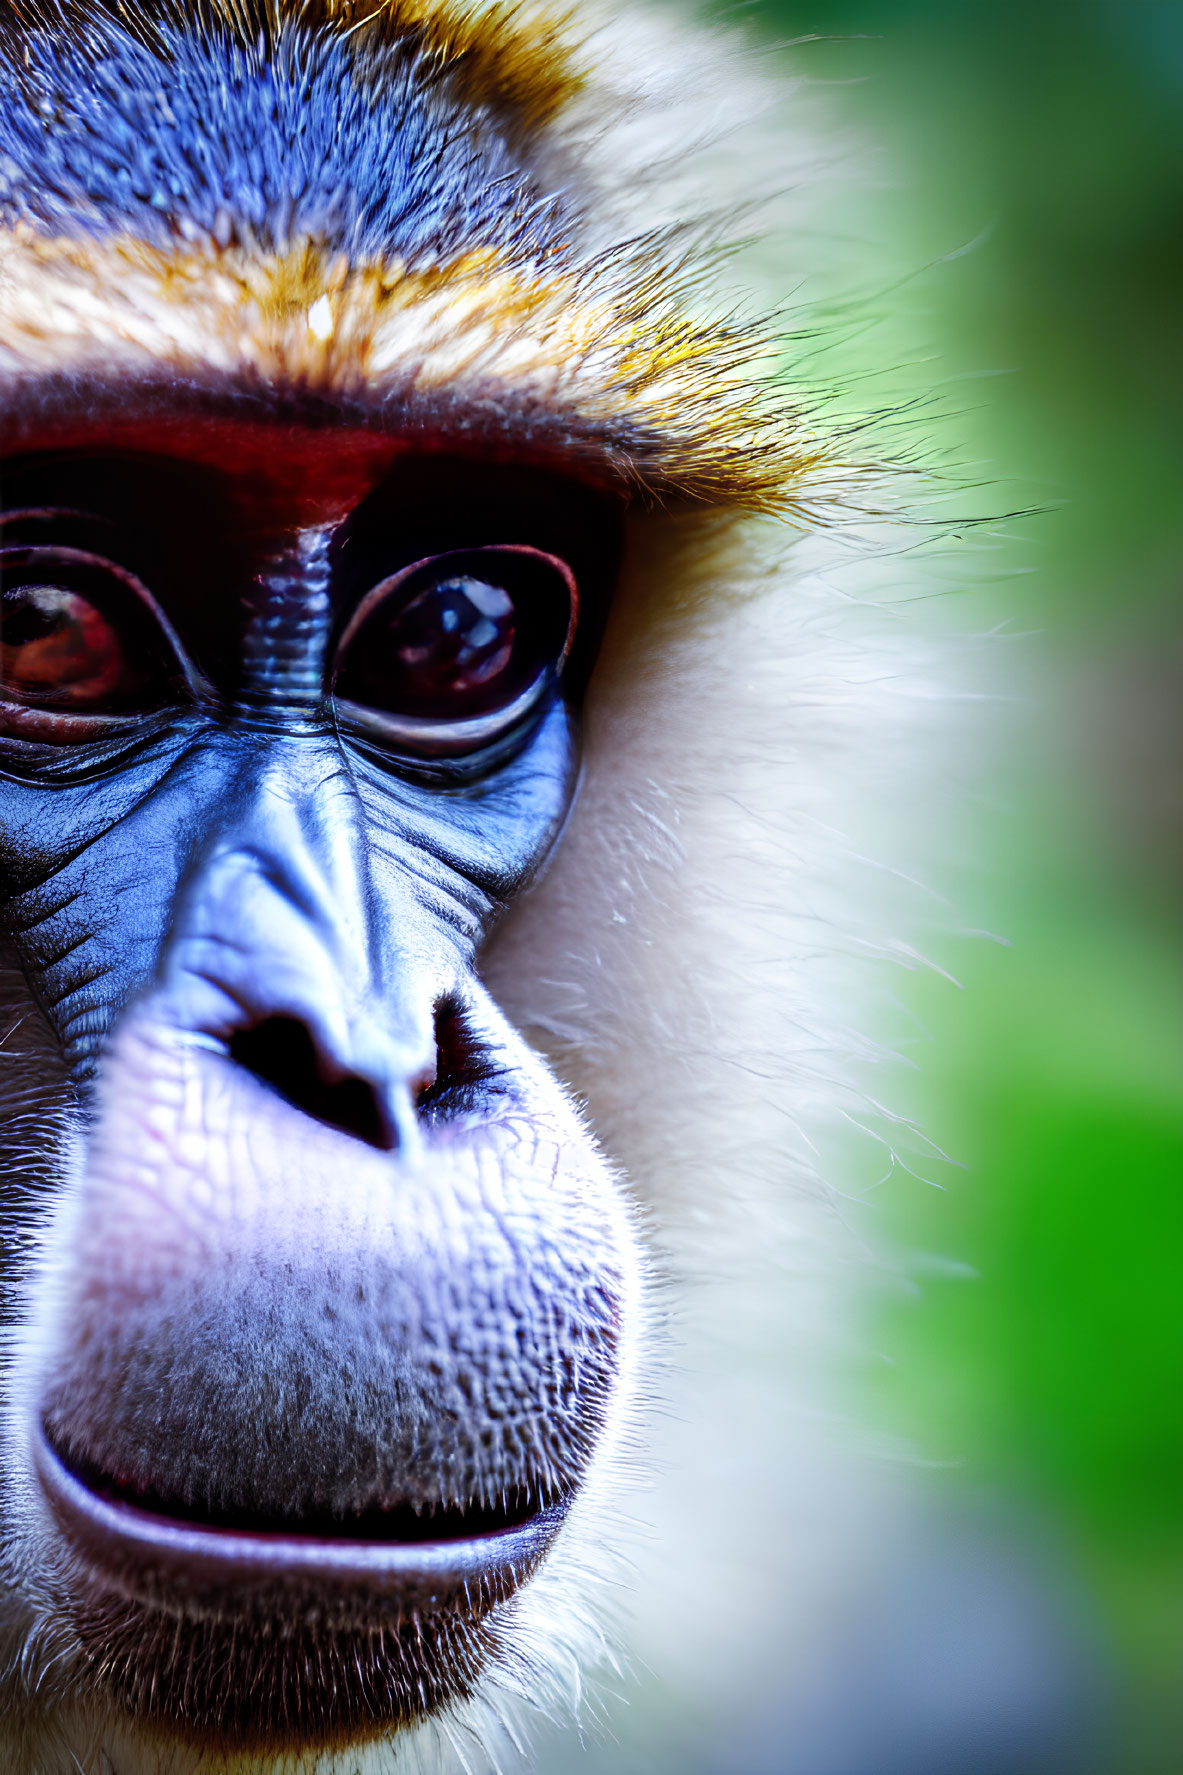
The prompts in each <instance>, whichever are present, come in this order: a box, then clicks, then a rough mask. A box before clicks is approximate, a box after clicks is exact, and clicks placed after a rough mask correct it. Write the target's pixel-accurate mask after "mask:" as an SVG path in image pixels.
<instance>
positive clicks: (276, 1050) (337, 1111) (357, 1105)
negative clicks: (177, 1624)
mask: <svg viewBox="0 0 1183 1775" xmlns="http://www.w3.org/2000/svg"><path fill="white" fill-rule="evenodd" d="M230 1058H231V1059H232V1060H235V1061H237V1063H238V1065H239V1066H242V1067H244V1068H245V1069H246V1071H247V1072H250V1073H253V1074H254V1076H255V1078H257V1079H261V1080H262V1082H263V1083H264V1084H265V1085H270V1087H271V1089H272V1090H273V1091H277V1092H278V1093H279V1095H280V1096H281V1097H283V1098H286V1100H287V1101H288V1102H289V1103H291V1104H294V1105H295V1107H296V1108H297V1109H300V1110H303V1112H304V1114H305V1115H307V1116H311V1117H312V1118H313V1119H314V1120H315V1121H318V1122H323V1123H325V1125H326V1126H327V1127H330V1128H339V1129H340V1130H341V1131H342V1132H343V1133H345V1134H352V1135H353V1136H354V1138H355V1139H356V1140H364V1141H365V1143H366V1145H367V1146H376V1147H378V1148H379V1149H380V1150H381V1151H383V1152H386V1151H389V1149H390V1148H391V1147H393V1146H395V1145H397V1136H396V1135H395V1133H394V1132H393V1130H392V1129H391V1127H390V1125H389V1123H388V1120H387V1118H386V1117H385V1116H384V1115H383V1114H382V1108H381V1105H380V1103H379V1101H378V1095H377V1093H376V1091H375V1090H374V1087H373V1086H372V1085H370V1084H368V1083H367V1081H366V1080H365V1079H360V1078H357V1077H354V1076H346V1077H345V1078H342V1079H326V1077H325V1066H324V1062H323V1060H322V1059H321V1056H320V1054H319V1052H318V1050H317V1047H316V1043H315V1042H314V1041H313V1039H312V1036H311V1034H310V1033H309V1031H308V1029H307V1027H306V1026H305V1025H304V1024H303V1023H301V1022H300V1020H299V1018H298V1017H265V1018H264V1019H263V1021H262V1022H260V1023H254V1024H252V1025H251V1026H250V1028H249V1029H239V1030H236V1031H235V1033H234V1034H233V1035H232V1036H231V1037H230Z"/></svg>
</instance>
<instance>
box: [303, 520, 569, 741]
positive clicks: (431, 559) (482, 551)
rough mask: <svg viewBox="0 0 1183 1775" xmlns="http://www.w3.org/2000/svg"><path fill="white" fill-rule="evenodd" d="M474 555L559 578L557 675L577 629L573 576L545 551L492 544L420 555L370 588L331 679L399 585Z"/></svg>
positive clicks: (346, 630)
mask: <svg viewBox="0 0 1183 1775" xmlns="http://www.w3.org/2000/svg"><path fill="white" fill-rule="evenodd" d="M478 555H479V556H481V557H488V556H489V555H512V556H514V557H516V558H519V559H520V558H523V557H524V558H526V559H528V560H531V561H541V562H544V563H545V564H546V566H548V567H551V568H553V569H554V571H555V572H556V573H557V574H558V575H559V577H560V579H562V581H563V583H564V585H565V586H566V588H567V596H568V598H569V600H570V612H571V614H570V617H569V619H568V622H567V634H566V638H565V640H564V642H563V651H562V653H561V654H560V656H559V658H558V659H557V660H556V662H555V670H556V671H557V672H561V671H562V669H563V667H564V666H565V665H566V663H567V656H568V655H569V654H570V652H571V648H572V645H573V643H574V641H575V631H576V629H577V628H578V626H579V586H578V584H577V583H576V579H575V575H574V574H573V573H572V571H571V569H570V567H569V566H568V565H567V563H566V561H564V560H562V559H561V558H560V557H559V556H558V555H548V554H547V552H546V550H545V549H536V548H531V547H530V545H529V544H527V543H515V542H493V543H487V544H478V546H477V547H475V548H464V549H449V550H447V551H446V552H445V553H444V554H442V555H424V557H423V559H422V560H421V561H412V562H411V563H410V565H409V566H406V567H400V568H399V570H398V572H397V573H392V574H391V575H390V577H389V578H388V579H382V580H379V582H378V584H377V585H376V586H373V587H371V589H370V590H369V591H368V592H367V593H366V595H365V597H364V598H363V599H362V601H361V603H360V604H359V605H358V606H357V609H356V610H355V611H354V612H353V614H352V616H351V617H350V618H349V621H348V622H347V623H346V625H345V628H344V631H343V632H342V635H341V639H340V640H339V641H338V643H337V646H336V650H335V653H334V657H333V676H334V677H335V676H336V672H337V666H338V664H339V662H340V660H341V658H342V656H343V655H344V653H345V652H346V650H347V649H348V647H349V644H350V642H351V641H352V640H353V638H354V636H355V635H356V634H357V633H358V630H359V629H360V628H361V626H362V624H363V623H364V622H365V621H366V620H367V619H368V618H369V617H370V616H371V615H372V614H373V612H374V611H375V610H376V609H377V608H378V606H379V605H380V604H383V603H385V602H386V600H387V598H389V597H390V596H391V594H392V593H393V592H394V591H396V589H397V588H398V587H399V586H400V585H404V584H406V583H407V582H408V581H410V580H411V579H412V578H413V577H414V575H415V574H417V573H420V572H422V571H423V570H424V569H425V568H427V567H435V568H438V569H439V573H440V576H441V578H442V577H444V576H445V575H447V574H448V573H449V572H451V571H454V570H455V568H454V564H455V563H458V562H461V561H468V560H471V559H472V558H473V557H475V556H478ZM453 725H456V726H460V725H462V724H461V723H455V724H453Z"/></svg>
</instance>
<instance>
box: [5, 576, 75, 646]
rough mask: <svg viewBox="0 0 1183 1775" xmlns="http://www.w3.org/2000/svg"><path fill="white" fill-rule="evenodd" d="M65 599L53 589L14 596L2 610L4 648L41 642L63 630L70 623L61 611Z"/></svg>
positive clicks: (37, 590) (39, 587) (66, 615)
mask: <svg viewBox="0 0 1183 1775" xmlns="http://www.w3.org/2000/svg"><path fill="white" fill-rule="evenodd" d="M67 596H68V594H63V593H62V592H59V591H58V590H57V589H56V588H55V587H52V586H38V587H36V588H35V589H33V588H26V589H24V590H22V591H20V592H18V593H16V595H15V596H14V597H13V598H12V601H11V602H10V603H9V604H8V605H7V606H6V608H5V611H4V629H3V637H4V646H5V647H27V646H28V645H29V643H30V642H31V641H43V640H44V639H45V638H46V636H47V635H52V634H54V633H55V632H56V631H57V630H58V629H61V628H63V627H65V625H66V624H67V623H68V622H69V620H70V619H69V615H68V613H67V611H66V609H65V608H63V603H64V598H65V597H67Z"/></svg>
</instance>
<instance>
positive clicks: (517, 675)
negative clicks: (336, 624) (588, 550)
mask: <svg viewBox="0 0 1183 1775" xmlns="http://www.w3.org/2000/svg"><path fill="white" fill-rule="evenodd" d="M577 602H578V600H577V594H576V588H575V580H574V576H573V575H572V573H571V570H570V568H569V567H568V566H567V565H566V563H565V562H563V561H560V560H559V559H558V558H557V557H556V556H554V555H546V554H543V553H542V552H541V550H539V549H533V548H526V547H510V546H504V547H497V548H483V549H463V550H456V551H454V552H453V553H451V554H446V555H435V556H433V557H432V558H431V559H430V560H426V561H416V562H415V564H414V565H413V566H411V567H407V568H404V569H403V571H402V572H401V573H397V574H395V575H394V576H393V577H392V578H390V579H387V580H383V581H382V583H381V584H380V585H377V586H375V587H374V589H373V590H372V591H371V592H369V593H368V594H367V595H366V597H365V598H363V600H362V602H361V604H360V605H359V607H358V609H357V611H356V612H355V614H354V616H353V618H352V620H351V621H350V623H349V626H348V627H347V629H346V630H345V633H344V635H343V636H342V638H341V643H340V646H339V648H338V650H337V666H336V674H335V679H334V686H333V689H334V694H335V696H336V699H337V707H338V710H339V711H340V713H341V715H342V716H343V717H344V718H345V719H346V720H347V721H349V722H352V723H354V724H356V725H359V726H361V727H363V728H365V729H367V730H368V731H369V732H371V733H373V734H374V735H375V736H376V737H378V738H380V739H384V740H385V741H387V742H388V743H389V744H391V745H393V746H397V747H399V748H400V749H402V750H405V751H410V752H412V753H416V754H419V755H423V756H447V755H457V754H461V753H464V752H470V751H476V750H477V749H478V748H480V747H482V746H485V745H488V744H490V743H491V742H492V741H494V740H496V739H498V738H499V737H500V736H501V735H502V734H504V733H507V732H508V731H509V730H510V729H511V728H512V727H515V726H516V725H517V724H518V723H519V722H521V721H522V720H524V719H525V718H526V716H527V715H528V714H529V713H530V712H531V711H532V710H533V709H534V708H535V707H536V706H537V705H538V704H539V703H540V701H541V700H542V698H543V697H544V695H545V694H546V692H547V690H548V689H549V688H550V687H551V686H553V685H554V683H555V682H556V681H557V678H558V675H559V672H560V671H561V669H562V666H563V662H564V660H565V659H566V657H567V654H568V652H569V651H570V646H571V641H572V638H573V635H574V631H575V617H576V612H577Z"/></svg>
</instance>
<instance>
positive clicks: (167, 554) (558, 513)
mask: <svg viewBox="0 0 1183 1775" xmlns="http://www.w3.org/2000/svg"><path fill="white" fill-rule="evenodd" d="M161 442H162V444H163V445H164V446H166V447H165V448H158V449H157V450H156V451H155V452H154V453H153V454H151V455H149V454H148V453H147V452H146V451H145V450H144V448H143V445H142V443H141V445H140V447H139V448H136V449H132V448H129V447H128V443H127V440H126V439H125V440H124V441H123V442H122V444H121V445H120V447H118V448H111V447H110V446H109V445H108V447H106V448H98V449H96V448H94V446H93V445H92V447H91V448H90V450H88V451H84V450H80V449H79V448H77V446H72V447H70V448H66V449H58V450H42V451H38V452H34V453H31V454H30V453H26V454H25V455H23V456H21V457H18V458H15V459H12V460H10V462H9V463H8V465H7V467H6V468H5V470H4V471H3V476H2V480H0V496H2V499H3V509H2V512H0V579H2V585H0V594H2V600H3V602H2V609H0V768H2V770H3V774H4V782H3V792H2V798H0V808H2V813H0V818H2V823H3V830H2V837H0V845H2V847H3V866H4V878H5V881H6V883H7V887H8V895H7V899H6V915H7V919H8V923H9V929H10V931H11V932H12V935H13V939H14V941H15V943H16V945H17V947H18V949H19V952H20V955H21V958H22V961H23V964H24V967H25V970H26V974H27V977H28V980H29V982H30V984H31V986H32V988H33V991H34V992H35V994H36V995H37V998H38V1000H39V1002H40V1004H41V1006H42V1007H43V1009H44V1011H45V1013H46V1014H47V1015H48V1017H49V1019H50V1020H51V1022H52V1025H53V1027H54V1029H55V1030H56V1032H57V1034H58V1037H59V1039H60V1042H61V1045H62V1050H63V1053H64V1054H65V1056H66V1058H67V1061H68V1063H69V1067H70V1071H71V1074H72V1077H73V1079H74V1082H75V1085H76V1087H77V1090H78V1092H79V1095H80V1102H81V1114H80V1118H79V1120H78V1124H77V1134H76V1140H75V1148H74V1155H73V1159H72V1162H71V1164H70V1167H69V1175H68V1178H67V1181H66V1183H65V1186H64V1188H63V1189H62V1190H61V1192H60V1195H59V1199H58V1201H57V1204H56V1207H55V1210H54V1214H53V1218H52V1222H51V1225H50V1227H49V1231H48V1234H47V1236H46V1238H45V1241H44V1246H43V1253H42V1264H41V1275H40V1279H39V1281H38V1284H37V1286H36V1288H35V1290H34V1292H33V1298H32V1305H31V1315H32V1320H33V1335H32V1337H31V1338H30V1339H29V1340H28V1341H27V1344H26V1347H25V1353H24V1356H23V1358H22V1362H21V1369H20V1374H19V1377H18V1383H17V1386H16V1389H15V1392H14V1403H13V1406H12V1409H11V1411H10V1414H9V1426H8V1434H9V1445H10V1448H9V1480H8V1498H7V1510H8V1516H9V1520H10V1522H14V1523H15V1524H17V1525H19V1533H18V1536H17V1537H16V1538H14V1541H13V1549H14V1550H13V1552H12V1554H11V1556H10V1564H11V1565H12V1567H13V1570H14V1576H15V1581H16V1585H17V1588H18V1590H19V1592H20V1593H21V1594H22V1595H23V1597H24V1598H25V1600H26V1602H27V1604H28V1605H29V1607H30V1608H31V1609H32V1611H33V1612H34V1615H35V1619H36V1624H37V1629H38V1630H39V1632H40V1633H41V1634H43V1635H45V1636H46V1637H47V1638H48V1639H50V1640H51V1641H54V1640H56V1641H57V1642H58V1643H61V1644H68V1645H69V1646H70V1647H71V1660H72V1664H73V1669H74V1681H75V1682H76V1683H77V1684H79V1685H82V1686H83V1687H85V1686H87V1685H92V1686H93V1687H94V1688H95V1689H96V1690H97V1691H99V1692H101V1693H102V1694H104V1695H106V1696H108V1697H110V1698H113V1699H114V1700H115V1701H116V1702H117V1703H118V1705H120V1706H121V1707H123V1708H125V1709H127V1710H129V1711H130V1712H131V1713H132V1714H133V1715H136V1716H138V1717H141V1718H145V1719H148V1720H153V1721H158V1722H161V1723H167V1724H168V1725H170V1726H173V1727H176V1726H179V1727H181V1728H183V1729H185V1730H187V1731H189V1732H192V1733H196V1734H199V1735H204V1736H211V1735H212V1736H213V1737H214V1738H215V1739H217V1740H218V1741H220V1742H227V1743H233V1744H234V1745H236V1746H242V1745H249V1744H251V1743H252V1742H259V1743H266V1744H267V1745H268V1746H271V1747H274V1746H276V1745H283V1744H293V1745H306V1744H308V1743H309V1742H313V1741H326V1740H327V1741H335V1740H340V1739H341V1738H342V1737H349V1736H355V1735H357V1734H359V1733H361V1734H365V1733H366V1732H367V1731H373V1730H380V1729H384V1728H385V1729H388V1728H390V1727H391V1726H396V1725H400V1724H405V1723H407V1722H408V1721H411V1720H414V1719H416V1718H418V1717H421V1716H422V1715H423V1714H424V1713H426V1712H429V1711H431V1710H433V1709H435V1708H438V1707H440V1706H442V1705H444V1704H445V1703H447V1702H449V1701H451V1700H454V1699H456V1698H457V1697H458V1696H461V1695H463V1694H465V1693H466V1692H467V1691H468V1689H469V1688H470V1687H471V1685H472V1684H473V1682H474V1681H475V1680H476V1679H477V1677H478V1676H479V1674H480V1672H481V1670H482V1668H483V1667H484V1666H485V1664H486V1663H487V1661H488V1660H489V1658H490V1657H491V1656H492V1655H493V1654H494V1650H495V1646H496V1642H497V1638H498V1634H499V1633H501V1632H503V1631H504V1622H505V1617H506V1613H507V1611H510V1610H512V1608H513V1604H514V1598H515V1594H516V1592H517V1591H518V1589H519V1587H520V1586H521V1585H522V1584H523V1583H524V1582H525V1581H526V1580H527V1579H528V1578H529V1577H530V1575H531V1573H532V1572H533V1571H534V1569H535V1567H536V1566H537V1564H538V1562H539V1561H540V1560H541V1559H542V1558H543V1557H544V1556H545V1554H546V1552H547V1549H548V1547H549V1545H550V1543H551V1541H552V1540H553V1539H554V1537H555V1536H556V1535H558V1534H559V1533H560V1532H561V1530H562V1525H563V1521H564V1517H565V1515H566V1513H567V1511H568V1509H569V1507H570V1505H571V1502H572V1500H573V1499H574V1497H575V1496H576V1494H577V1493H578V1491H579V1489H580V1486H581V1484H582V1482H583V1479H584V1477H585V1474H586V1471H587V1468H588V1464H589V1462H590V1461H591V1460H592V1458H593V1456H594V1455H595V1453H596V1450H597V1446H598V1445H599V1444H600V1442H601V1441H602V1439H603V1438H604V1436H605V1434H606V1432H608V1431H609V1429H610V1425H611V1422H612V1420H613V1418H614V1416H615V1415H616V1414H618V1412H619V1409H620V1405H621V1397H622V1392H623V1390H625V1376H624V1369H625V1366H626V1358H625V1350H626V1346H627V1342H628V1338H629V1332H630V1323H631V1317H632V1315H633V1313H634V1311H635V1297H636V1291H637V1281H636V1259H635V1255H634V1248H633V1239H632V1234H631V1232H630V1229H629V1225H628V1219H627V1214H626V1212H625V1209H624V1207H623V1205H622V1201H621V1199H620V1196H619V1194H618V1192H617V1189H616V1186H615V1184H614V1182H613V1179H612V1177H611V1175H610V1173H609V1171H608V1169H607V1167H606V1165H605V1164H604V1161H603V1160H602V1159H601V1157H600V1156H599V1154H598V1152H597V1151H596V1149H595V1147H594V1144H593V1142H592V1140H591V1139H590V1137H589V1135H588V1133H587V1132H586V1130H585V1129H584V1128H583V1127H582V1125H581V1123H580V1119H579V1116H578V1114H577V1113H576V1111H575V1110H574V1109H573V1107H572V1106H571V1104H570V1103H569V1102H568V1100H567V1099H566V1097H565V1095H564V1094H563V1092H562V1091H561V1090H560V1088H559V1087H558V1086H557V1085H556V1084H555V1082H554V1080H553V1079H552V1078H551V1077H550V1075H549V1074H548V1073H547V1071H546V1069H545V1067H544V1066H543V1064H542V1063H541V1062H540V1061H539V1060H538V1059H537V1058H536V1057H535V1056H534V1055H532V1054H531V1053H530V1052H529V1050H528V1049H527V1048H526V1047H525V1046H524V1044H523V1043H522V1042H521V1040H520V1039H519V1038H518V1037H517V1035H516V1034H515V1033H514V1031H513V1030H512V1029H511V1028H510V1027H509V1026H508V1025H507V1024H506V1022H505V1021H504V1019H503V1018H502V1017H501V1015H500V1014H499V1012H498V1011H497V1009H496V1007H495V1006H494V1004H493V1003H492V1001H491V1000H490V998H489V996H488V994H487V992H486V991H485V989H484V988H483V986H482V984H481V981H480V979H479V975H478V972H477V960H478V957H479V954H480V951H481V947H482V944H483V942H484V939H485V937H486V935H487V933H488V931H489V929H490V927H491V925H492V923H493V921H494V920H495V919H496V917H497V914H498V912H499V911H500V910H501V909H502V908H503V907H504V906H505V905H506V904H507V903H508V902H509V901H510V899H512V898H513V897H514V896H515V895H516V894H518V893H519V892H520V891H521V890H522V888H523V887H524V885H525V884H526V883H527V882H528V881H529V879H530V878H531V876H532V875H533V874H534V873H535V872H536V871H537V870H538V868H539V867H540V865H541V863H542V861H543V859H544V858H545V856H546V854H547V851H548V850H549V848H550V846H551V844H552V843H553V841H554V839H555V836H556V833H557V831H558V829H559V827H560V825H561V823H562V821H563V819H564V816H565V813H566V810H567V807H568V804H569V801H570V798H571V795H572V792H573V786H574V771H575V755H576V743H575V711H576V705H577V701H578V695H579V690H580V687H581V684H582V681H583V678H584V677H585V676H586V673H587V670H588V669H589V666H590V662H591V657H592V655H593V653H594V648H595V642H596V637H597V631H598V628H599V625H600V622H601V621H602V615H603V609H604V604H605V601H606V599H607V596H608V593H609V590H610V583H611V578H612V574H613V571H614V565H615V557H616V553H617V547H618V529H619V517H618V505H617V502H616V501H614V500H613V499H612V498H610V497H608V496H607V495H605V494H602V493H597V492H595V491H594V490H592V489H589V488H588V487H586V486H582V485H580V484H578V483H576V482H572V481H570V480H565V479H562V478H559V477H556V476H554V475H548V474H547V473H545V472H544V471H541V470H538V469H533V470H531V469H527V468H523V467H514V466H512V465H507V464H504V463H502V464H490V463H487V462H486V463H484V464H482V463H481V462H479V461H474V460H471V459H469V460H465V459H462V458H458V457H453V456H439V457H434V458H432V457H424V456H422V455H421V454H411V453H408V452H407V451H406V449H405V448H404V447H402V446H401V445H400V444H399V443H398V441H397V440H391V439H389V438H369V439H366V438H361V439H358V438H349V437H344V438H335V437H333V436H331V435H326V434H325V433H323V432H316V431H311V430H309V431H305V432H293V431H291V430H287V431H281V430H279V429H278V428H276V429H275V430H272V431H268V430H267V429H266V428H265V427H264V428H259V427H253V428H251V427H248V428H237V427H235V426H233V425H230V424H227V425H225V426H224V427H222V428H221V429H220V430H219V431H218V432H217V433H216V435H215V434H211V435H203V434H202V433H201V431H200V428H197V429H189V430H187V431H186V432H185V433H184V434H183V436H181V435H177V434H169V435H166V436H164V437H163V438H162V439H161ZM334 446H339V447H336V448H335V447H334ZM170 452H172V453H170ZM326 457H327V458H329V459H330V462H331V467H330V470H329V472H325V471H324V470H323V468H322V464H323V462H324V460H325V459H326Z"/></svg>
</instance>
